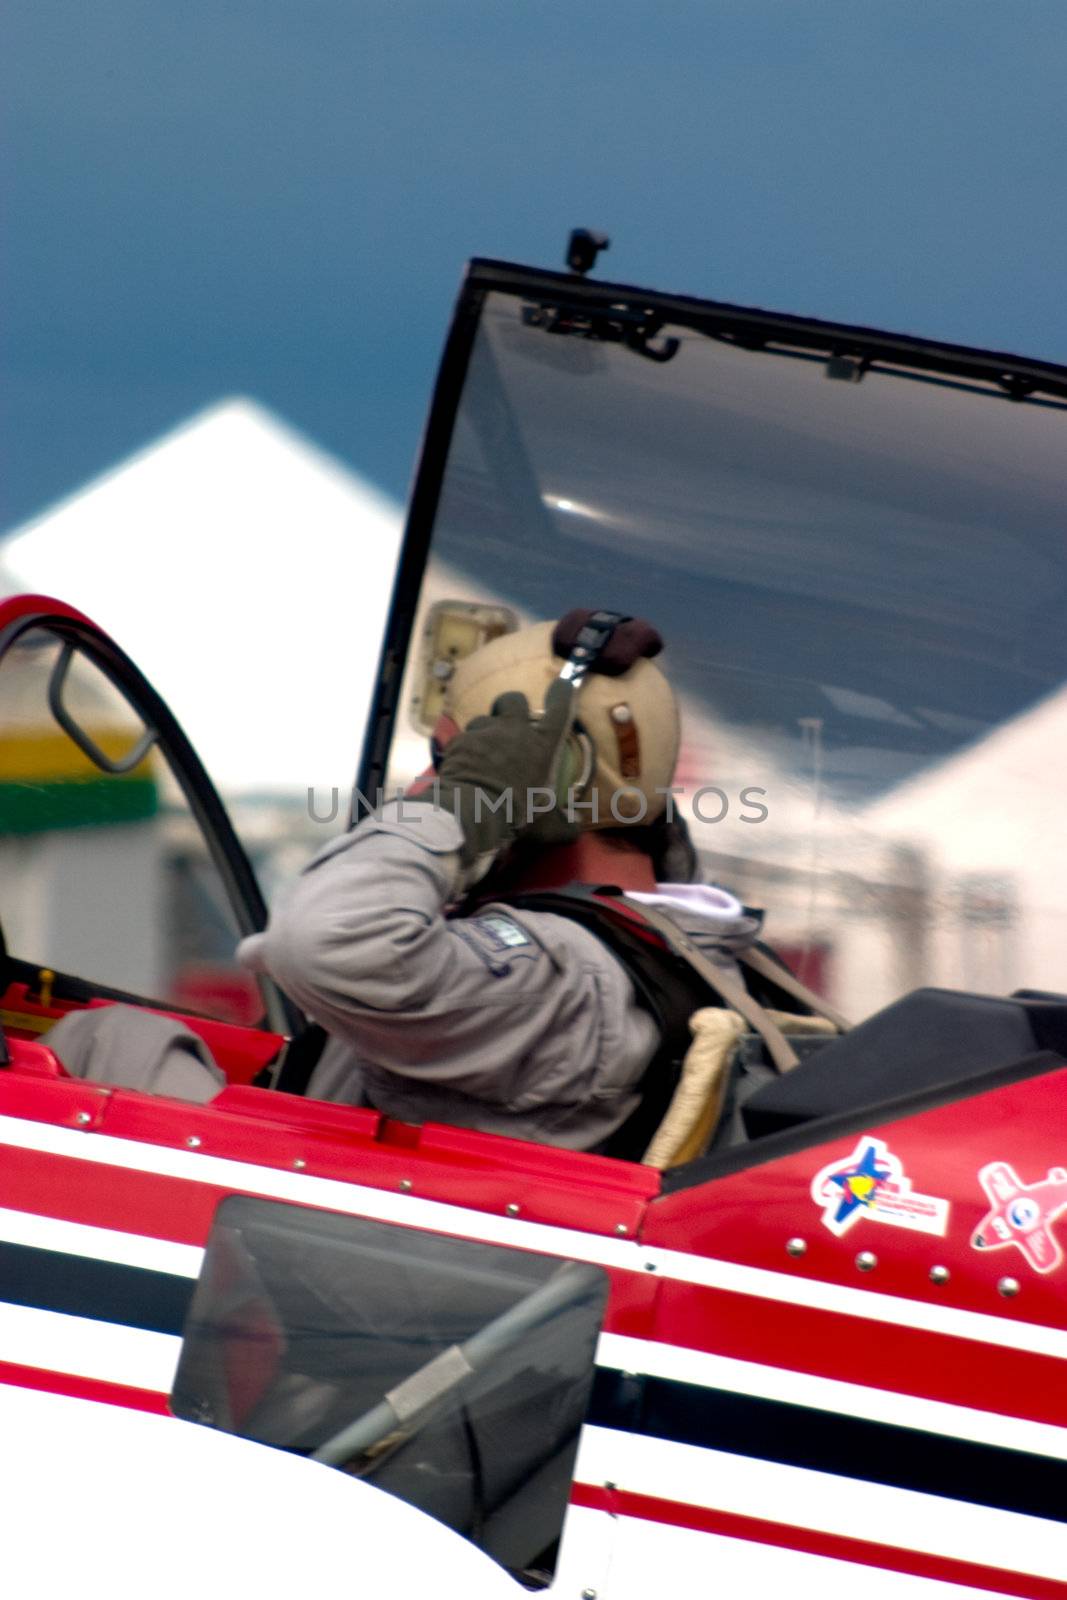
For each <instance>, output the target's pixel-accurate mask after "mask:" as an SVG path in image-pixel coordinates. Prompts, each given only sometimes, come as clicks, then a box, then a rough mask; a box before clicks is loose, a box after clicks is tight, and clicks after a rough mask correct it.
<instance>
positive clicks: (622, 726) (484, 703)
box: [444, 611, 680, 831]
mask: <svg viewBox="0 0 1067 1600" xmlns="http://www.w3.org/2000/svg"><path fill="white" fill-rule="evenodd" d="M601 619H604V620H601ZM662 647H663V641H662V639H661V638H660V636H659V634H658V633H657V632H656V630H655V628H653V627H652V626H651V624H649V623H647V622H642V621H640V620H639V619H638V618H634V617H623V616H620V615H619V614H617V613H615V612H603V611H570V612H568V613H567V615H566V616H565V617H564V618H562V620H561V621H560V622H558V623H553V622H539V623H536V624H535V625H534V626H533V627H530V628H522V629H520V630H519V631H518V632H517V633H507V634H503V635H501V636H500V637H498V638H496V639H493V640H491V641H490V642H489V643H488V644H486V645H483V646H482V648H481V649H480V650H476V651H475V652H474V654H473V655H470V656H467V658H466V659H465V660H463V661H460V662H459V663H458V664H457V666H456V670H455V672H454V674H453V676H452V679H451V681H450V683H449V685H448V689H447V692H446V695H445V702H444V712H445V716H446V718H448V719H450V720H451V721H452V722H453V723H454V724H455V726H456V727H457V728H465V727H467V725H468V724H469V723H470V722H471V721H472V720H473V718H475V717H480V716H487V715H488V714H489V713H490V711H491V710H492V707H493V703H494V701H495V700H496V699H497V697H498V696H499V695H502V694H506V693H507V692H508V691H509V690H518V691H519V692H520V693H522V694H524V695H525V696H526V699H527V701H528V702H529V706H530V711H531V713H532V715H534V716H538V715H539V714H540V712H541V709H542V706H543V704H544V698H545V695H546V693H547V691H548V687H549V685H550V684H551V683H552V682H553V680H554V679H556V678H558V677H559V676H560V675H561V674H564V675H566V676H573V677H574V678H575V681H576V684H577V688H576V694H575V701H574V717H575V725H574V731H573V732H572V733H571V735H570V737H569V738H568V740H567V746H566V748H565V751H564V754H563V758H562V760H561V762H560V769H559V772H558V774H557V779H556V794H557V797H558V802H559V804H560V806H561V807H563V808H566V806H567V805H568V802H569V797H570V794H571V792H572V791H573V797H574V800H575V801H576V802H578V803H577V805H576V806H575V810H574V813H573V815H574V820H575V821H576V822H577V823H578V824H579V826H580V828H581V829H582V830H583V831H585V830H587V829H590V828H619V827H626V826H628V825H630V824H642V823H649V822H654V821H655V820H656V819H657V818H658V817H660V816H661V815H662V814H663V812H664V811H665V809H666V805H667V796H666V794H665V793H664V791H665V790H666V788H667V786H668V785H669V784H670V782H671V779H672V778H673V776H674V768H675V764H676V762H677V760H678V744H679V737H680V729H679V717H678V702H677V700H676V698H675V694H674V690H673V689H672V688H671V686H670V684H669V683H668V682H667V679H666V678H665V677H664V675H663V673H662V672H661V671H660V669H659V667H657V666H656V665H655V664H654V663H653V661H652V660H651V659H650V657H652V656H654V655H657V654H658V653H659V651H660V650H661V649H662Z"/></svg>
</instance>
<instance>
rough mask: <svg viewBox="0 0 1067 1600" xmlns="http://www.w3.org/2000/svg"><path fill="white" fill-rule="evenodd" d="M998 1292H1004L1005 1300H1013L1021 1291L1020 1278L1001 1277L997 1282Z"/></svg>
mask: <svg viewBox="0 0 1067 1600" xmlns="http://www.w3.org/2000/svg"><path fill="white" fill-rule="evenodd" d="M997 1293H998V1294H1002V1295H1003V1296H1004V1298H1005V1300H1012V1299H1014V1297H1015V1296H1016V1295H1017V1294H1018V1293H1019V1280H1018V1278H1001V1280H1000V1282H999V1283H998V1284H997Z"/></svg>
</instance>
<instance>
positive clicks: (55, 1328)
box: [0, 1301, 182, 1447]
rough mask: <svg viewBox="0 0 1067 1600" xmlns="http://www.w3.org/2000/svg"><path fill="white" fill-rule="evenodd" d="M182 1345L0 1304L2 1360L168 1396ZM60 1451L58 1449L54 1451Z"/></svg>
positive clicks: (166, 1336) (162, 1336)
mask: <svg viewBox="0 0 1067 1600" xmlns="http://www.w3.org/2000/svg"><path fill="white" fill-rule="evenodd" d="M181 1346H182V1342H181V1340H180V1339H179V1338H178V1336H177V1335H176V1334H173V1333H150V1332H148V1331H147V1330H146V1329H144V1328H131V1327H129V1326H127V1324H126V1323H124V1322H97V1321H95V1320H94V1319H93V1318H91V1317H72V1316H68V1315H67V1313H66V1312H63V1311H42V1310H40V1309H39V1307H37V1306H14V1305H10V1304H9V1303H8V1302H7V1301H0V1361H12V1362H15V1363H16V1364H17V1365H18V1366H25V1367H39V1368H42V1369H43V1370H44V1371H46V1372H66V1373H70V1374H72V1375H73V1376H75V1377H78V1378H93V1379H96V1380H97V1381H98V1382H104V1383H121V1384H127V1385H130V1386H132V1387H133V1388H135V1389H151V1390H153V1391H155V1392H156V1393H157V1394H164V1395H165V1394H169V1393H170V1387H171V1384H172V1383H173V1382H174V1372H175V1368H176V1367H177V1365H178V1355H179V1353H180V1351H181ZM57 1447H58V1446H57Z"/></svg>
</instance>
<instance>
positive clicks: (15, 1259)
mask: <svg viewBox="0 0 1067 1600" xmlns="http://www.w3.org/2000/svg"><path fill="white" fill-rule="evenodd" d="M195 1287H196V1280H195V1279H193V1278H179V1277H175V1275H174V1274H173V1273H171V1272H156V1271H154V1270H152V1269H151V1268H148V1267H130V1266H125V1265H123V1264H121V1263H119V1262H115V1261H97V1260H96V1259H95V1258H93V1257H91V1256H75V1255H68V1254H67V1253H66V1252H65V1251H62V1250H40V1249H38V1248H37V1247H36V1246H34V1245H25V1244H8V1243H5V1242H2V1241H0V1300H6V1301H7V1302H8V1303H9V1304H11V1305H18V1306H36V1307H37V1308H38V1309H39V1310H41V1311H62V1312H65V1313H66V1314H67V1315H68V1316H72V1317H92V1318H93V1319H94V1320H96V1321H98V1322H123V1323H126V1325H127V1326H128V1327H131V1328H144V1329H146V1330H147V1331H149V1332H151V1333H179V1334H180V1333H181V1331H182V1325H183V1323H184V1321H185V1313H186V1311H187V1310H188V1309H189V1302H190V1300H191V1299H192V1297H193V1290H194V1288H195Z"/></svg>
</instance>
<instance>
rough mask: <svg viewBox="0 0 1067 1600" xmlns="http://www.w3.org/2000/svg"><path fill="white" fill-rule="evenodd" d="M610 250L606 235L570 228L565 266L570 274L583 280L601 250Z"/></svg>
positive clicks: (609, 242)
mask: <svg viewBox="0 0 1067 1600" xmlns="http://www.w3.org/2000/svg"><path fill="white" fill-rule="evenodd" d="M610 248H611V240H610V239H609V238H608V236H607V234H606V233H594V232H593V231H592V230H591V229H590V228H572V229H571V236H570V238H569V239H568V240H567V266H568V267H569V268H570V270H571V272H574V273H577V275H578V276H579V277H580V278H584V277H585V275H586V273H587V272H588V271H589V270H590V268H591V267H594V266H595V265H596V258H597V256H598V255H599V254H600V252H601V251H602V250H608V249H610Z"/></svg>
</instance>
